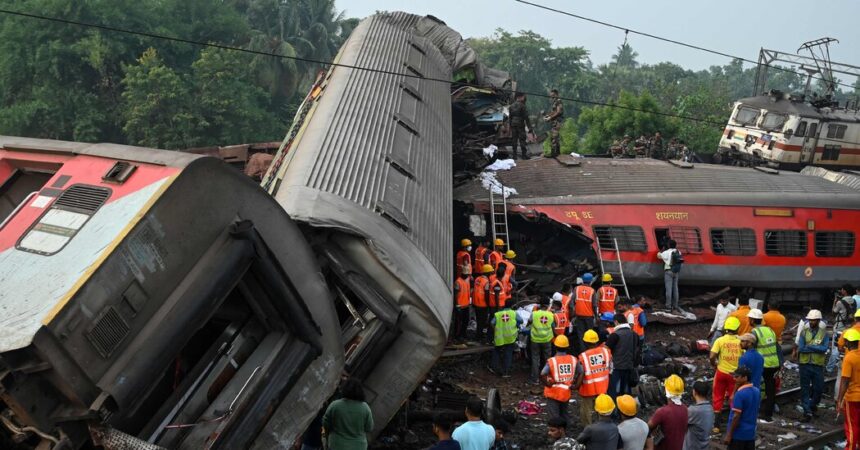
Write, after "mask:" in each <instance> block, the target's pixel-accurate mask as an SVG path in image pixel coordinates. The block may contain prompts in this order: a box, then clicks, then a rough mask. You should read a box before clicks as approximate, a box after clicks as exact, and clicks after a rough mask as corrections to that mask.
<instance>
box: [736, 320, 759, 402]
mask: <svg viewBox="0 0 860 450" xmlns="http://www.w3.org/2000/svg"><path fill="white" fill-rule="evenodd" d="M741 348H742V349H744V350H745V352H744V354H743V355H741V357H740V359H739V360H738V366H746V367H748V368H749V369H750V383H751V384H752V385H753V386H755V387H757V388H759V389H761V377H762V374H763V373H764V356H761V353H759V352H758V351H757V350H756V338H755V335H754V334H752V333H747V334H745V335H743V336H741Z"/></svg>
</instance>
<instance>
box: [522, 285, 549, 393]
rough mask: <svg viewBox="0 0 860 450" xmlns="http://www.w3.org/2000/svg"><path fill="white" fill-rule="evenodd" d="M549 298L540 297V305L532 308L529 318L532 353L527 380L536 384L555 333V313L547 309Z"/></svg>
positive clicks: (530, 348)
mask: <svg viewBox="0 0 860 450" xmlns="http://www.w3.org/2000/svg"><path fill="white" fill-rule="evenodd" d="M549 305H550V302H549V299H548V298H542V299H541V301H540V305H539V306H536V307H535V308H534V309H533V310H532V316H531V318H529V323H528V328H529V338H530V340H531V343H530V344H529V350H531V354H532V371H531V377H530V379H529V382H531V383H532V384H538V375H540V369H541V367H543V366H544V364H546V361H547V360H548V359H549V357H550V352H551V350H552V342H551V341H552V338H553V336H554V335H555V333H554V332H553V327H554V326H555V325H554V324H555V315H554V314H553V313H552V311H550V310H549Z"/></svg>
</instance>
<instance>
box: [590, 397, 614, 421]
mask: <svg viewBox="0 0 860 450" xmlns="http://www.w3.org/2000/svg"><path fill="white" fill-rule="evenodd" d="M594 410H595V411H597V414H600V415H601V416H608V415H610V414H612V411H615V402H613V401H612V397H610V396H608V395H606V394H600V395H598V396H597V399H595V400H594Z"/></svg>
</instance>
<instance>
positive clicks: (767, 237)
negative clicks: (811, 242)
mask: <svg viewBox="0 0 860 450" xmlns="http://www.w3.org/2000/svg"><path fill="white" fill-rule="evenodd" d="M764 251H765V253H766V254H767V255H768V256H805V255H806V232H804V231H799V230H766V231H765V232H764Z"/></svg>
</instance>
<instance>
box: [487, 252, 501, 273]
mask: <svg viewBox="0 0 860 450" xmlns="http://www.w3.org/2000/svg"><path fill="white" fill-rule="evenodd" d="M502 260H504V258H503V257H502V252H500V251H498V250H493V251H492V252H490V265H491V266H493V270H496V268H498V267H499V263H500V262H502Z"/></svg>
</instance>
